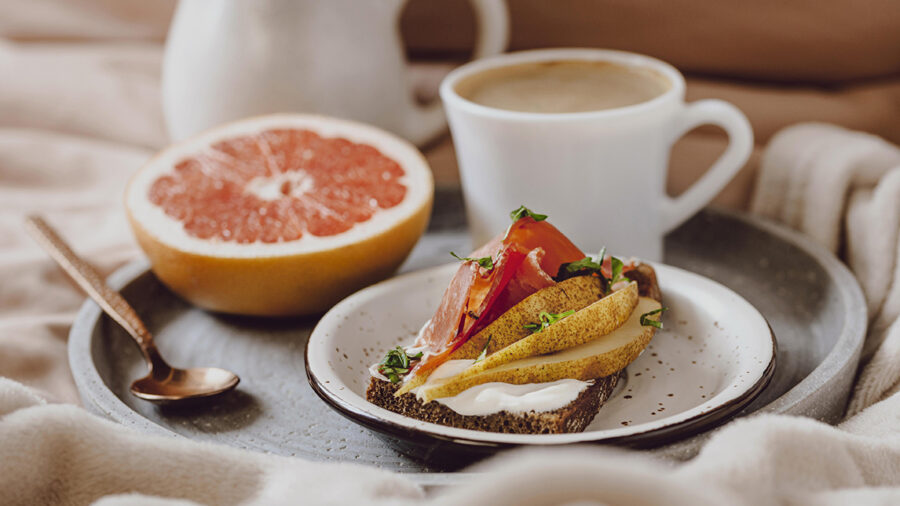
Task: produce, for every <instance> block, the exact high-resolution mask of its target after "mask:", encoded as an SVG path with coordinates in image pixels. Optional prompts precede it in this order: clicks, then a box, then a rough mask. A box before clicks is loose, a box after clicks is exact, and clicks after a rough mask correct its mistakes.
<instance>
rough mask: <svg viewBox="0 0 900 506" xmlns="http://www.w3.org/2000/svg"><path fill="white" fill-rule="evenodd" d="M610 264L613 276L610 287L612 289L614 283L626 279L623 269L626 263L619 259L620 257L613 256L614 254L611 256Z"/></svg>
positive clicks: (610, 279)
mask: <svg viewBox="0 0 900 506" xmlns="http://www.w3.org/2000/svg"><path fill="white" fill-rule="evenodd" d="M609 264H610V267H611V274H612V276H610V278H609V287H610V289H612V286H613V285H614V284H616V283H618V282H619V281H622V280H624V279H625V278H624V277H623V276H622V269H623V268H624V267H625V264H624V263H622V261H621V260H619V259H618V258H616V257H613V256H611V257H609Z"/></svg>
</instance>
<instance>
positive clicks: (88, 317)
mask: <svg viewBox="0 0 900 506" xmlns="http://www.w3.org/2000/svg"><path fill="white" fill-rule="evenodd" d="M699 216H701V217H702V216H708V217H711V218H714V219H718V218H726V219H732V220H736V221H739V222H741V223H745V224H747V225H748V226H750V227H752V228H756V229H758V230H761V231H762V232H764V233H767V234H771V235H772V236H774V237H775V238H777V239H779V240H781V241H784V242H785V243H787V244H789V245H792V246H793V247H795V248H797V249H799V250H801V251H803V252H804V253H805V254H807V255H809V256H810V257H811V258H812V259H813V260H814V261H815V262H816V263H818V264H819V265H820V266H821V267H822V269H823V270H824V271H825V272H826V273H827V275H828V276H829V277H830V278H831V279H832V280H833V281H834V282H835V283H836V284H837V285H838V286H840V290H839V292H838V293H839V296H840V299H841V301H842V304H843V308H844V313H845V321H844V325H843V326H842V327H841V328H840V329H837V332H838V335H837V338H836V340H835V342H834V344H833V345H832V348H831V350H830V351H829V352H828V354H827V355H826V356H825V358H824V359H823V360H822V361H821V362H820V363H819V364H817V365H816V367H815V368H813V370H812V371H810V372H809V373H808V374H807V375H806V376H805V377H804V378H803V379H801V380H800V381H799V382H798V383H797V384H795V385H794V386H792V387H791V388H790V389H788V390H787V391H786V392H784V393H782V394H781V395H780V396H778V397H777V398H775V399H773V400H772V401H771V402H769V403H768V404H767V405H765V406H762V407H760V409H759V410H758V411H756V412H755V413H778V414H791V413H795V412H796V410H798V409H802V405H803V403H805V402H807V400H808V399H812V398H815V397H816V395H817V393H818V392H820V391H822V390H824V389H825V388H826V387H827V386H829V385H833V384H835V383H840V382H842V381H843V378H842V376H841V373H842V371H844V370H845V369H847V368H848V367H853V369H854V370H855V368H856V364H857V363H858V361H859V354H860V352H861V350H862V346H863V340H864V336H865V331H866V327H867V314H866V310H865V307H866V306H865V299H864V298H863V294H862V289H861V288H860V286H859V283H858V281H857V280H856V278H855V277H854V276H853V275H852V274H851V272H850V270H849V269H848V268H847V267H846V266H845V265H844V264H843V263H842V262H841V261H840V260H838V259H837V258H836V257H835V256H834V255H833V254H832V253H831V252H830V251H828V250H827V249H825V248H824V247H823V246H821V245H819V244H817V243H815V242H814V241H812V240H811V239H810V238H808V237H806V236H804V235H803V234H801V233H800V232H798V231H796V230H793V229H790V228H788V227H786V226H785V225H782V224H780V223H776V222H774V221H771V220H769V219H767V218H763V217H759V216H753V215H750V214H747V213H744V212H737V211H731V210H725V209H720V208H714V207H713V208H706V209H704V210H702V211H701V212H700V213H699ZM148 269H149V262H148V261H147V260H146V258H145V257H139V258H137V259H135V260H133V261H132V262H130V263H128V264H125V265H124V266H122V267H120V268H119V269H118V270H116V271H115V272H114V273H113V274H112V275H111V276H110V277H109V278H108V283H109V285H110V286H111V287H113V288H115V289H122V288H123V287H124V286H125V285H128V284H129V283H131V282H133V281H134V280H135V279H137V278H138V277H140V276H141V275H142V274H145V273H146V271H147V270H148ZM100 314H101V312H100V308H99V307H98V306H97V305H96V304H94V302H92V301H91V300H89V299H87V300H85V302H84V303H83V304H82V305H81V308H80V309H79V311H78V313H77V315H76V317H75V320H74V321H73V324H72V327H71V328H70V331H69V339H68V357H69V364H70V368H71V371H72V376H73V378H74V381H75V385H76V387H77V388H78V391H79V393H80V395H81V398H82V400H83V402H84V405H85V407H86V408H88V409H90V410H92V411H93V412H95V413H101V414H103V415H104V416H106V417H107V418H109V419H111V420H114V421H116V422H119V423H121V424H123V425H126V426H130V427H133V428H136V429H139V430H143V431H145V432H148V433H151V434H155V435H162V436H169V437H177V438H181V437H185V436H182V435H181V434H178V433H176V432H174V431H170V430H169V429H166V428H165V427H163V426H161V425H158V424H156V423H155V422H153V421H151V420H150V419H148V418H145V417H143V416H142V415H141V414H140V413H138V412H136V411H134V410H132V409H131V408H130V407H129V406H128V405H127V404H125V403H124V402H123V401H121V400H120V399H119V398H118V397H116V396H115V394H113V393H112V391H111V390H110V389H109V387H107V386H106V384H105V383H104V382H103V380H102V379H101V377H100V375H99V372H98V371H97V369H96V365H95V364H93V361H92V355H91V347H92V337H93V330H94V327H96V325H97V324H98V322H99V318H100ZM851 374H852V373H851ZM844 395H846V394H844ZM841 402H842V403H844V404H845V405H846V398H845V397H844V398H843V399H842V400H841ZM800 414H802V413H800ZM806 416H813V415H812V414H807V415H806ZM819 419H821V417H819ZM698 437H703V435H702V434H701V435H700V436H698ZM185 438H186V437H185ZM186 439H187V438H186ZM404 474H405V475H408V476H411V477H412V479H415V480H417V481H420V482H423V483H432V482H434V483H445V482H446V481H445V478H447V477H448V476H454V477H456V476H461V475H462V474H466V473H453V474H450V475H448V474H446V473H434V472H406V473H404ZM451 481H455V480H451Z"/></svg>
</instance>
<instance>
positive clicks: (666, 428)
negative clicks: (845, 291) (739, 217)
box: [306, 264, 775, 447]
mask: <svg viewBox="0 0 900 506" xmlns="http://www.w3.org/2000/svg"><path fill="white" fill-rule="evenodd" d="M654 267H655V268H656V270H657V275H658V278H659V284H660V287H661V289H662V293H663V304H664V305H665V306H668V307H669V308H670V310H669V311H668V312H667V313H665V316H664V317H663V321H664V323H665V329H664V330H662V331H660V332H658V333H657V334H656V336H655V337H654V338H653V341H651V343H650V345H649V347H648V348H647V349H646V350H645V351H644V353H643V354H642V355H641V356H640V357H639V358H638V359H637V360H635V361H634V362H633V363H632V364H631V365H629V366H628V368H627V369H626V373H627V375H626V378H625V380H624V381H622V382H620V386H619V387H618V388H617V389H616V392H615V393H614V395H613V397H612V398H611V399H610V400H609V401H607V402H606V404H604V405H603V407H601V408H600V411H599V412H598V414H597V416H596V417H595V418H594V420H593V422H592V423H591V424H590V425H589V426H588V428H587V429H586V430H585V431H584V432H582V433H576V434H550V435H543V434H533V435H532V434H528V435H520V434H499V433H491V432H481V431H473V430H465V429H457V428H452V427H446V426H443V425H437V424H432V423H426V422H421V421H418V420H414V419H412V418H408V417H405V416H402V415H399V414H396V413H393V412H391V411H388V410H385V409H382V408H379V407H378V406H375V405H373V404H370V403H369V402H367V401H366V400H365V389H366V386H367V385H368V382H369V372H368V367H369V365H370V364H372V363H374V362H377V361H378V360H379V359H380V358H381V357H382V356H383V354H384V353H385V352H386V351H387V350H388V349H390V348H393V347H394V346H396V345H397V344H407V343H409V342H411V341H412V339H413V338H414V336H415V333H416V332H417V331H418V329H419V327H420V326H421V325H422V323H423V322H424V321H425V320H427V319H428V318H430V317H431V315H432V313H433V312H434V310H435V308H436V307H437V305H438V303H439V301H440V299H441V296H442V294H443V291H444V289H445V288H446V286H447V284H448V283H449V280H450V278H451V277H452V275H453V273H454V272H455V270H456V268H457V264H451V265H444V266H441V267H436V268H433V269H428V270H424V271H419V272H414V273H411V274H407V275H404V276H400V277H398V278H394V279H392V280H389V281H386V282H383V283H379V284H377V285H374V286H371V287H369V288H367V289H365V290H362V291H360V292H358V293H356V294H354V295H352V296H351V297H349V298H347V299H345V300H344V301H343V302H341V303H340V304H338V305H337V306H335V307H334V308H333V309H332V310H331V311H329V312H328V313H327V314H326V315H325V316H324V317H323V318H322V320H321V321H320V322H319V324H318V325H317V326H316V328H315V329H314V330H313V333H312V335H311V337H310V340H309V343H308V345H307V348H306V361H307V363H306V370H307V376H308V377H309V380H310V383H311V385H312V387H313V389H314V390H315V391H316V393H318V394H319V395H320V396H321V397H322V398H323V399H324V400H325V401H326V402H328V403H329V404H330V405H331V406H332V407H333V408H334V409H336V410H338V411H339V412H340V413H341V414H343V415H345V416H347V417H349V418H350V419H352V420H354V421H356V422H358V423H361V424H362V425H365V426H367V427H369V428H372V429H375V430H377V431H380V432H384V433H386V434H390V435H392V436H394V437H400V438H403V439H406V440H408V441H410V442H413V443H423V444H427V443H433V442H434V441H435V440H439V441H444V442H450V443H451V444H454V445H463V446H468V447H473V446H474V447H484V446H488V447H498V446H509V445H522V444H566V443H577V442H608V443H617V444H627V445H633V446H647V445H658V444H662V443H665V442H668V441H672V440H676V439H681V438H684V437H686V436H688V435H691V434H695V433H697V432H700V431H702V430H705V429H708V428H709V427H711V426H713V425H716V424H718V423H721V422H722V421H724V420H725V419H727V418H728V417H729V416H731V415H733V414H735V413H737V412H738V411H739V410H740V409H741V408H742V407H744V406H746V405H747V404H748V403H749V402H751V401H752V400H753V399H754V398H755V397H756V396H757V395H758V394H759V393H760V392H761V391H762V390H763V388H765V386H766V384H767V383H768V382H769V380H770V379H771V377H772V375H773V372H774V369H775V340H774V336H773V334H772V332H771V329H770V328H769V325H768V324H767V323H766V320H765V319H764V318H763V316H762V315H761V314H760V313H759V312H758V311H757V310H756V309H755V308H754V307H753V306H752V305H750V303H749V302H747V301H746V300H744V298H742V297H741V296H740V295H738V294H736V293H735V292H733V291H731V290H730V289H728V288H726V287H724V286H722V285H720V284H719V283H716V282H715V281H712V280H710V279H707V278H704V277H702V276H699V275H697V274H692V273H690V272H687V271H684V270H681V269H678V268H675V267H670V266H666V265H654Z"/></svg>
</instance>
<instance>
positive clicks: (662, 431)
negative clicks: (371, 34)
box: [304, 262, 778, 450]
mask: <svg viewBox="0 0 900 506" xmlns="http://www.w3.org/2000/svg"><path fill="white" fill-rule="evenodd" d="M455 265H456V264H453V263H448V264H443V265H438V266H435V267H430V268H427V269H422V270H418V271H415V272H410V273H406V274H403V275H401V276H395V277H393V278H390V279H387V280H385V281H382V282H379V283H376V284H374V285H371V286H369V287H367V288H364V289H362V290H360V291H358V292H356V293H355V294H353V295H351V296H349V297H347V298H346V299H344V300H342V301H341V302H340V303H338V304H337V305H336V306H334V308H332V309H331V310H329V311H328V313H326V314H325V315H324V316H322V318H321V319H320V320H319V322H318V323H317V324H316V327H315V328H314V329H313V331H312V332H311V333H310V337H309V341H308V342H307V345H306V348H305V350H304V369H305V370H306V378H307V380H308V381H309V384H310V386H311V387H312V389H313V391H315V392H316V394H317V395H318V396H319V398H321V399H322V400H323V401H324V402H325V403H327V404H328V405H329V406H330V407H331V408H332V409H334V410H336V411H337V412H338V413H340V414H341V415H343V416H344V417H346V418H348V419H350V420H351V421H353V422H355V423H357V424H360V425H363V426H365V427H368V428H370V429H372V430H376V431H379V432H382V433H385V434H389V435H391V436H394V437H399V438H402V439H404V440H407V441H410V442H413V443H417V444H425V443H428V442H433V441H434V440H437V441H443V442H449V443H453V444H456V445H465V446H467V447H480V448H491V449H494V450H496V449H503V448H511V447H518V446H556V445H566V444H585V443H587V444H614V445H619V446H629V447H640V448H648V447H656V446H662V445H665V444H668V443H673V442H677V441H682V440H684V439H687V438H689V437H691V436H694V435H696V434H699V433H701V432H705V431H707V430H710V429H712V428H713V427H715V426H717V425H719V424H721V423H722V422H724V421H725V420H727V419H728V418H729V417H730V416H731V415H733V414H735V413H737V412H738V411H740V410H741V409H743V408H744V407H746V406H747V405H749V404H750V403H751V402H753V400H754V399H755V398H756V397H757V396H759V394H761V393H762V391H763V390H765V388H766V387H767V386H768V384H769V382H770V381H771V379H772V377H773V376H774V374H775V366H776V362H777V355H778V345H777V341H776V337H775V333H774V332H773V331H772V326H771V325H770V324H769V322H768V320H766V318H765V317H764V316H763V315H762V313H760V312H759V310H758V309H756V308H755V307H754V306H753V305H752V304H750V302H749V301H747V300H746V299H745V298H744V297H743V296H741V295H740V294H738V293H737V292H735V291H734V290H732V289H731V288H728V287H727V286H725V285H723V284H722V283H719V282H717V281H715V280H713V279H710V278H707V277H705V276H702V275H700V274H697V273H694V272H691V271H688V270H686V269H682V268H680V267H675V266H672V265H666V264H662V263H659V262H652V265H653V267H654V268H656V269H657V270H663V271H665V270H671V271H675V272H676V273H677V274H678V275H687V276H689V277H695V278H697V279H699V280H700V281H701V282H703V283H709V284H712V285H713V286H714V287H715V289H717V290H725V291H727V292H730V293H731V294H733V295H734V296H735V297H737V298H738V299H740V300H741V301H743V302H744V303H745V304H746V305H747V306H748V308H749V309H751V310H752V311H753V312H754V314H755V315H758V316H759V317H760V319H762V321H763V322H764V323H765V326H766V328H767V329H768V333H769V340H770V342H769V344H770V345H771V354H770V355H769V360H768V362H767V363H766V365H765V367H764V368H763V370H762V372H761V374H760V376H759V378H757V380H756V381H755V382H754V383H753V384H751V385H750V386H749V387H747V388H746V389H745V390H743V391H741V393H740V394H738V395H737V396H735V397H732V398H729V399H726V400H725V401H724V402H722V403H721V404H719V405H716V406H714V407H712V408H710V409H707V410H706V411H701V412H699V413H696V414H694V415H691V416H689V417H688V418H685V419H682V420H679V421H674V422H671V423H664V424H663V425H661V426H658V427H656V428H652V429H646V430H643V431H639V432H633V433H630V434H621V435H608V436H603V435H601V433H602V432H606V431H589V432H587V431H585V432H578V433H569V434H503V433H497V432H490V431H478V430H473V429H460V428H456V427H447V426H443V425H440V424H436V423H430V422H423V421H421V420H418V419H416V418H412V417H405V416H404V415H400V414H397V413H393V412H391V413H392V414H393V415H397V416H401V417H403V418H405V419H408V420H409V421H410V422H411V423H415V424H416V425H418V426H412V425H409V424H404V423H402V422H399V421H394V420H391V419H388V418H384V417H381V416H379V415H378V413H375V412H371V411H367V410H365V409H363V408H361V407H359V406H357V405H356V404H354V403H353V402H352V401H351V400H348V399H345V398H344V397H342V396H341V394H340V393H339V392H337V391H334V390H333V389H331V388H329V387H328V386H327V385H326V383H329V381H326V380H325V379H324V377H323V378H321V379H320V378H319V377H318V376H317V375H316V373H315V371H314V369H317V368H318V367H310V365H311V361H310V353H311V351H310V350H313V349H314V348H315V347H316V346H317V343H315V342H314V341H313V340H314V339H315V337H316V335H317V334H319V333H322V332H326V331H325V330H322V325H323V324H330V323H331V320H333V319H335V318H339V317H341V316H343V312H342V311H341V310H342V309H343V307H342V306H345V305H350V304H353V303H356V301H355V299H356V298H358V297H362V296H365V295H369V300H377V299H378V298H380V297H383V296H384V295H385V294H384V293H379V294H375V295H370V294H372V292H375V291H379V289H381V290H382V291H383V290H384V288H385V287H386V286H389V285H395V284H402V283H403V282H404V281H414V280H417V279H424V278H428V277H431V276H435V275H437V274H438V273H440V276H442V277H443V276H444V274H445V272H444V271H448V272H449V271H452V268H453V267H454V266H455ZM356 309H358V308H354V309H353V310H356ZM763 339H764V338H763ZM322 346H324V348H323V349H325V348H329V347H330V346H332V344H327V345H326V344H325V343H324V341H323V343H322ZM314 351H318V350H317V349H316V350H314ZM321 366H322V367H325V365H324V364H321ZM321 372H322V371H320V373H321ZM332 379H334V378H332ZM339 386H343V387H345V388H339V390H346V389H347V388H349V386H348V385H346V384H345V383H343V382H342V383H341V385H339ZM364 400H365V399H364ZM373 406H375V407H376V408H379V409H378V410H377V411H382V410H384V411H388V412H390V411H389V410H385V409H384V408H381V407H380V406H377V405H373ZM695 408H696V406H695ZM695 408H691V409H695ZM672 416H673V417H675V416H678V414H675V415H672ZM667 418H669V417H667ZM663 420H665V419H663ZM663 420H660V422H659V423H663ZM441 429H448V430H453V431H462V432H466V433H469V434H470V435H468V436H467V435H450V434H447V433H444V432H440V431H441ZM592 435H594V436H596V437H591V436H592ZM492 436H494V437H500V438H503V439H522V441H502V440H496V439H491V437H492ZM579 436H582V437H579ZM526 438H528V439H533V441H525V440H524V439H526ZM560 439H562V441H560Z"/></svg>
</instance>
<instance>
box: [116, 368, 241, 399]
mask: <svg viewBox="0 0 900 506" xmlns="http://www.w3.org/2000/svg"><path fill="white" fill-rule="evenodd" d="M159 376H160V375H158V374H154V373H150V374H148V375H147V376H144V377H143V378H139V379H136V380H134V383H132V384H131V393H132V394H134V395H136V396H137V397H140V398H141V399H144V400H148V401H151V402H172V401H180V400H187V399H199V398H202V397H211V396H213V395H219V394H221V393H225V392H227V391H229V390H231V389H233V388H234V387H236V386H237V384H238V383H239V382H240V381H241V379H240V378H238V376H237V375H236V374H234V373H233V372H231V371H226V370H225V369H219V368H218V367H193V368H191V369H177V368H171V369H169V373H168V374H167V375H165V376H164V377H159Z"/></svg>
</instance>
